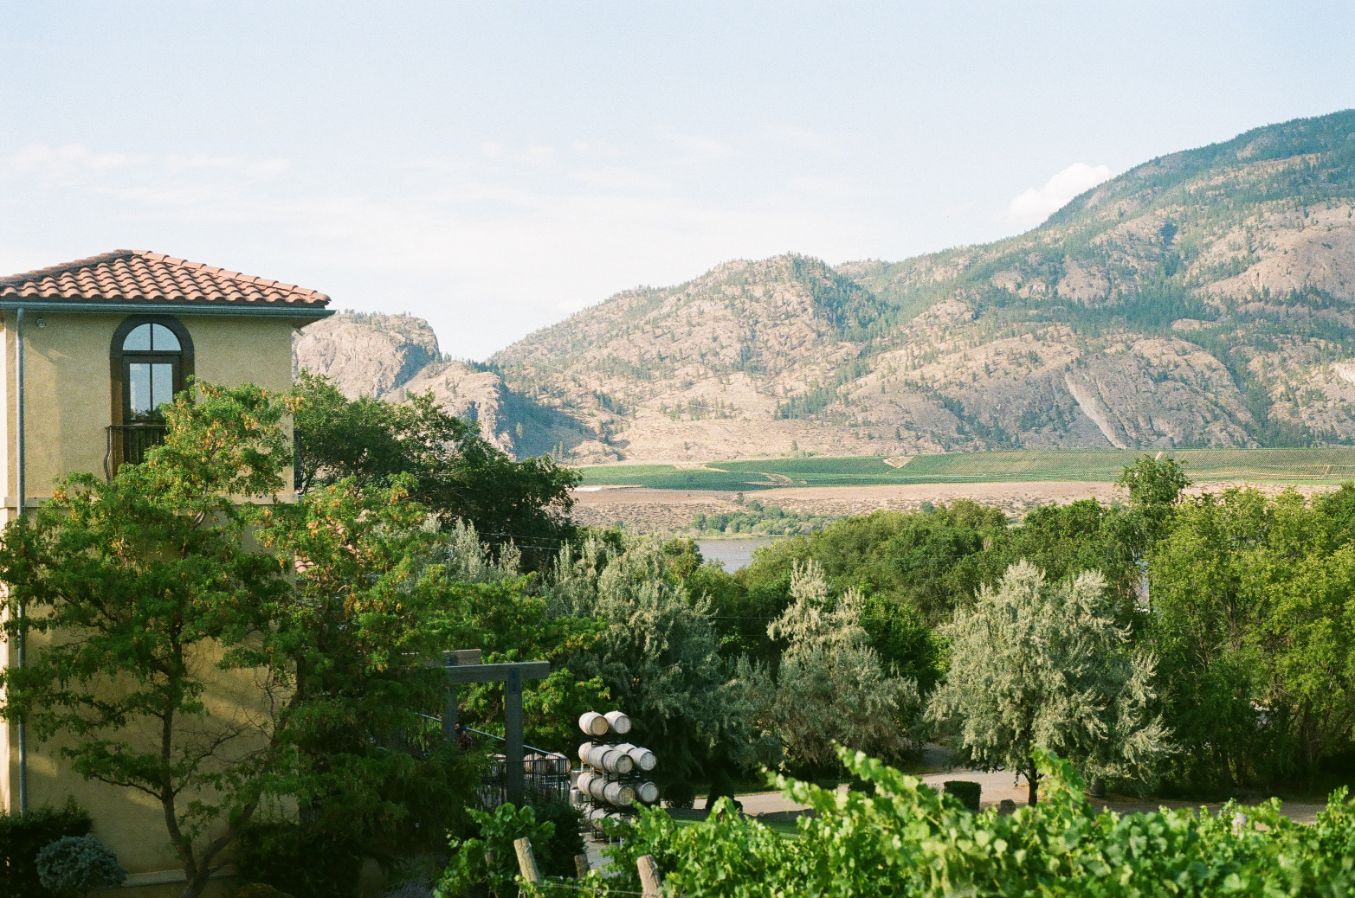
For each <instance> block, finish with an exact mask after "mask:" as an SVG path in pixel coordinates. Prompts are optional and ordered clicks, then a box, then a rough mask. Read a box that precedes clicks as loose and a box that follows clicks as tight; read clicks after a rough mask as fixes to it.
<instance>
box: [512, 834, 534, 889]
mask: <svg viewBox="0 0 1355 898" xmlns="http://www.w3.org/2000/svg"><path fill="white" fill-rule="evenodd" d="M513 850H514V851H516V852H517V853H518V872H520V873H521V874H522V878H523V879H525V880H527V881H528V882H530V883H533V884H536V883H539V882H541V871H540V870H539V869H538V868H537V866H536V855H534V854H532V843H531V842H529V841H527V839H526V838H525V837H524V838H521V839H514V840H513Z"/></svg>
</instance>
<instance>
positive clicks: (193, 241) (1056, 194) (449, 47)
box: [0, 0, 1355, 359]
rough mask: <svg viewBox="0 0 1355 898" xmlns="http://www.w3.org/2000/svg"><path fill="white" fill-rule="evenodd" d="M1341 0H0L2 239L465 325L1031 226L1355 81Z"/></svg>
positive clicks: (1318, 109) (519, 326) (15, 257)
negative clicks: (186, 267) (1116, 178)
mask: <svg viewBox="0 0 1355 898" xmlns="http://www.w3.org/2000/svg"><path fill="white" fill-rule="evenodd" d="M1352 35H1355V3H1351V2H1349V0H1343V2H1327V3H1316V2H1313V3H1310V2H1303V0H1288V2H1278V0H1277V2H1270V3H1259V2H1246V0H1234V2H1226V3H1223V2H1220V3H1213V2H1198V3H1196V2H1190V0H1175V2H1168V3H1160V2H1155V0H1135V2H1118V0H1109V2H1099V3H1088V2H1085V0H1083V2H1078V3H1045V2H1038V0H1027V2H1014V0H1013V2H1007V0H992V2H964V0H953V2H938V3H906V2H892V3H884V2H882V3H871V2H838V3H827V2H821V3H806V2H795V0H780V2H774V3H756V2H733V0H724V2H703V0H683V2H671V3H668V2H639V0H628V2H586V3H585V2H577V3H576V2H569V0H541V2H537V3H513V2H493V3H491V2H476V3H458V2H450V0H442V2H427V3H424V2H395V0H386V2H372V3H352V2H341V0H330V2H325V3H318V2H317V3H301V2H286V0H270V2H243V0H239V2H203V0H175V2H156V0H141V2H135V3H133V2H118V0H99V2H80V0H65V2H62V3H21V2H17V0H3V2H0V273H3V274H8V273H14V272H19V271H25V270H29V269H33V268H38V267H42V266H45V265H52V264H57V263H60V262H64V261H68V260H71V259H75V258H80V257H83V256H88V255H93V254H95V253H99V252H104V251H107V250H111V249H117V248H136V249H150V250H155V251H158V252H165V253H169V254H170V255H174V256H181V257H184V258H188V259H193V260H195V261H200V262H206V263H209V264H212V265H220V266H222V267H225V268H229V269H234V270H240V271H244V272H246V273H248V274H254V275H260V276H264V277H268V278H276V279H278V280H283V281H289V282H293V283H299V284H301V285H303V286H306V287H311V288H314V289H318V290H322V291H324V292H326V293H328V294H330V295H331V296H332V297H333V300H334V302H333V306H334V307H335V308H343V309H360V310H364V311H386V312H409V313H412V314H415V315H419V316H421V317H424V318H426V319H428V320H429V321H430V322H431V323H432V324H433V326H434V328H435V330H436V332H437V334H438V337H439V341H440V344H441V347H442V349H443V351H444V352H445V353H447V354H448V355H451V356H454V357H458V358H467V359H485V358H487V357H488V356H489V355H490V354H492V353H493V352H494V351H496V350H498V349H501V348H503V347H504V346H506V345H508V344H509V343H511V342H513V341H514V340H516V339H518V338H520V337H522V336H524V335H526V334H527V333H529V332H530V331H532V330H535V329H537V328H540V327H544V326H546V325H549V324H552V323H554V322H557V321H560V320H563V319H564V318H566V317H568V316H569V315H570V314H572V313H574V312H576V311H578V310H580V309H582V308H585V307H587V306H589V305H592V304H594V303H597V302H600V301H602V300H604V299H605V298H607V297H608V296H610V295H612V294H614V293H616V292H618V291H620V290H624V289H627V288H630V287H634V286H637V285H640V284H649V285H655V286H657V285H666V284H675V283H680V282H682V281H685V280H689V279H691V278H693V277H696V276H699V275H700V274H701V273H703V272H704V271H706V270H708V269H710V268H711V267H713V266H715V265H717V264H718V263H720V262H722V261H725V260H728V259H734V258H762V257H766V256H771V255H776V254H778V253H783V252H799V253H803V254H806V255H811V256H817V257H820V258H823V259H825V260H827V261H828V262H830V263H838V262H844V261H849V260H853V259H862V258H879V259H886V260H898V259H903V258H907V257H909V256H913V255H917V254H920V253H924V252H929V251H933V250H939V249H944V248H946V247H949V246H953V245H956V244H963V243H979V242H986V241H990V240H994V239H998V238H1001V237H1005V236H1008V235H1012V234H1015V233H1019V232H1021V231H1024V230H1026V229H1028V228H1030V227H1032V226H1034V225H1036V224H1038V223H1039V222H1040V221H1041V220H1043V218H1044V217H1045V216H1047V215H1048V214H1049V213H1050V212H1052V211H1054V210H1055V209H1057V208H1058V207H1059V206H1060V205H1061V204H1062V203H1064V202H1066V201H1067V200H1068V199H1071V198H1072V197H1073V196H1075V195H1076V194H1077V193H1079V192H1081V191H1083V190H1085V189H1087V188H1088V187H1091V186H1092V185H1094V184H1096V183H1097V182H1099V181H1101V180H1104V179H1105V178H1108V177H1111V176H1113V175H1115V174H1119V173H1121V172H1123V171H1125V170H1127V169H1128V168H1130V167H1132V166H1133V165H1135V164H1137V163H1140V162H1144V161H1147V160H1148V159H1151V158H1153V157H1155V156H1159V155H1163V154H1165V153H1170V152H1174V151H1176V150H1181V149H1187V148H1190V147H1196V146H1201V145H1204V144H1207V143H1212V142H1215V141H1219V140H1225V139H1228V138H1229V137H1232V136H1233V135H1235V134H1237V133H1239V132H1242V131H1245V130H1248V129H1250V128H1253V127H1257V126H1260V125H1264V124H1269V123H1274V122H1279V121H1285V120H1288V119H1292V118H1297V117H1302V116H1311V115H1322V114H1325V113H1329V112H1335V111H1337V110H1339V109H1345V108H1350V107H1352V106H1355V53H1352V52H1351V44H1350V41H1351V36H1352Z"/></svg>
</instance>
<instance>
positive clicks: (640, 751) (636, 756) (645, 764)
mask: <svg viewBox="0 0 1355 898" xmlns="http://www.w3.org/2000/svg"><path fill="white" fill-rule="evenodd" d="M617 748H619V749H620V750H621V751H624V752H625V753H626V754H627V755H630V759H631V760H632V761H634V762H635V767H636V769H638V770H645V771H649V770H653V769H654V768H655V767H657V766H659V759H658V757H657V756H656V755H655V754H654V752H652V751H650V750H649V749H647V748H642V747H641V746H639V745H631V744H630V743H629V742H623V743H621V744H620V745H618V746H617Z"/></svg>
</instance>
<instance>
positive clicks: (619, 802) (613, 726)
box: [569, 711, 659, 829]
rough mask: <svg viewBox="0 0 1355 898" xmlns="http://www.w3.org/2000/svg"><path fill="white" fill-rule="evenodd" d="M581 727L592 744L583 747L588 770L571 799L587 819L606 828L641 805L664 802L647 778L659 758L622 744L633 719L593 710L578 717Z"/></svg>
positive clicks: (582, 773) (583, 771)
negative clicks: (605, 825)
mask: <svg viewBox="0 0 1355 898" xmlns="http://www.w3.org/2000/svg"><path fill="white" fill-rule="evenodd" d="M579 729H580V730H582V731H583V734H584V735H585V736H587V737H588V741H587V742H584V743H583V744H582V745H580V746H579V760H580V761H582V762H583V767H582V769H580V771H579V774H578V777H577V778H576V779H575V781H574V788H573V789H572V790H570V793H569V796H570V800H571V801H572V802H573V804H574V806H575V807H576V808H579V809H580V810H581V811H583V816H584V819H585V820H587V821H588V822H589V823H591V824H592V825H593V826H594V827H595V828H597V829H602V826H603V824H604V823H605V822H606V821H608V820H623V819H626V818H627V817H629V816H630V814H631V813H632V810H631V809H632V808H634V807H635V805H636V804H653V803H654V802H656V801H658V800H659V787H658V786H656V785H655V784H654V782H653V780H651V779H649V778H648V776H647V774H648V773H649V772H650V771H651V770H653V769H654V768H655V767H656V766H657V765H658V763H659V759H658V758H657V757H655V755H654V752H652V751H650V750H649V749H647V748H642V747H640V746H638V745H632V744H631V743H630V742H626V741H623V740H624V739H625V736H626V734H627V733H629V732H630V718H629V717H627V716H626V715H625V714H623V713H621V712H620V711H608V712H607V713H606V714H599V713H597V712H596V711H589V712H588V713H587V714H584V715H583V716H582V717H580V718H579Z"/></svg>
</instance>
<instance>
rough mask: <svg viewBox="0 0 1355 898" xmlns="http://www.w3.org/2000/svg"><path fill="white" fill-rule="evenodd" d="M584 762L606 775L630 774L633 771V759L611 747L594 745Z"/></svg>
mask: <svg viewBox="0 0 1355 898" xmlns="http://www.w3.org/2000/svg"><path fill="white" fill-rule="evenodd" d="M584 762H585V763H587V764H589V765H590V766H592V767H594V768H596V769H598V770H606V771H607V772H608V773H630V772H631V771H632V770H634V769H635V759H633V758H632V757H631V756H630V755H628V754H626V753H625V752H624V751H620V750H619V749H617V748H616V747H615V746H612V745H594V746H593V747H592V749H591V750H590V751H589V752H588V756H587V757H586V758H584Z"/></svg>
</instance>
